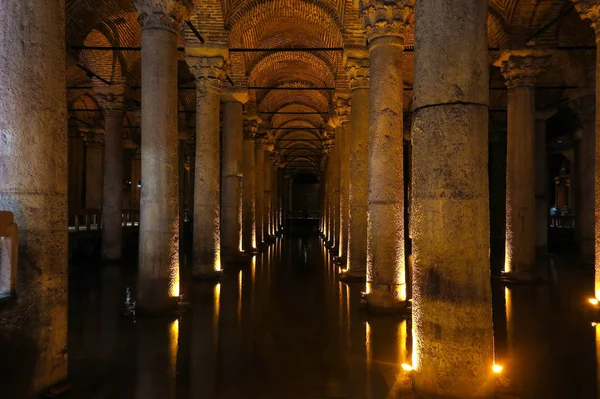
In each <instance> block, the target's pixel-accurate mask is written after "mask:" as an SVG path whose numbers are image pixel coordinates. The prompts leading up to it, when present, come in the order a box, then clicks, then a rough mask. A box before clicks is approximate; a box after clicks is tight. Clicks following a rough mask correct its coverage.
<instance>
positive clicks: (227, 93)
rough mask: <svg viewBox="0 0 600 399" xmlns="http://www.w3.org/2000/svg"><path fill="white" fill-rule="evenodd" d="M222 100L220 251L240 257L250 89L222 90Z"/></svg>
mask: <svg viewBox="0 0 600 399" xmlns="http://www.w3.org/2000/svg"><path fill="white" fill-rule="evenodd" d="M221 101H222V102H223V145H222V149H223V155H222V157H221V187H222V188H221V252H222V258H227V259H228V260H235V259H236V258H239V256H240V255H241V251H242V162H243V153H244V151H243V147H244V104H245V103H246V102H247V101H248V90H244V89H239V88H235V89H234V88H228V89H226V90H223V93H222V95H221ZM217 126H218V124H217ZM232 258H233V259H232Z"/></svg>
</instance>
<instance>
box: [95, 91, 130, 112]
mask: <svg viewBox="0 0 600 399" xmlns="http://www.w3.org/2000/svg"><path fill="white" fill-rule="evenodd" d="M126 91H127V88H126V86H125V85H113V86H98V87H94V93H95V94H96V101H98V105H100V107H101V108H102V109H104V114H105V115H114V116H119V115H122V114H123V112H124V110H125V93H126Z"/></svg>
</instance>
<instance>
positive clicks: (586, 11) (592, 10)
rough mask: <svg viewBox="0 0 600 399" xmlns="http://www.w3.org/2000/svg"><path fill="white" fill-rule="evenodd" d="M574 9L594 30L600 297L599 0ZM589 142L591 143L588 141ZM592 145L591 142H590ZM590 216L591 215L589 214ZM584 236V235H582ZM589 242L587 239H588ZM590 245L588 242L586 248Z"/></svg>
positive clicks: (598, 290)
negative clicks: (589, 21) (589, 22)
mask: <svg viewBox="0 0 600 399" xmlns="http://www.w3.org/2000/svg"><path fill="white" fill-rule="evenodd" d="M576 3H577V4H576V6H575V7H576V9H577V11H578V12H579V14H580V15H581V17H582V18H583V19H589V20H591V21H592V27H593V28H594V31H595V32H596V129H595V130H596V132H595V133H596V134H595V135H594V137H595V140H594V141H593V142H595V143H596V144H595V148H596V155H595V159H596V162H595V167H594V168H595V169H594V176H595V200H594V203H595V208H594V209H595V214H596V217H595V220H596V222H595V228H594V230H595V235H594V244H595V245H594V248H595V249H594V254H595V261H594V263H595V269H596V272H595V287H594V289H595V294H596V298H600V150H598V149H599V148H600V101H599V99H600V23H599V22H600V0H583V1H576ZM590 142H592V140H590ZM590 144H591V143H590ZM592 146H593V144H592ZM589 216H591V215H589ZM584 238H585V237H584ZM588 242H589V241H588ZM590 247H591V245H589V244H588V249H591V248H590Z"/></svg>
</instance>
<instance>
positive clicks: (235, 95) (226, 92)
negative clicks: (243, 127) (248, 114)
mask: <svg viewBox="0 0 600 399" xmlns="http://www.w3.org/2000/svg"><path fill="white" fill-rule="evenodd" d="M248 99H249V95H248V89H247V88H246V87H237V86H236V87H230V86H228V87H223V90H222V91H221V101H223V102H234V103H242V104H246V103H247V102H248Z"/></svg>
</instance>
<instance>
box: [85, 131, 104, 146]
mask: <svg viewBox="0 0 600 399" xmlns="http://www.w3.org/2000/svg"><path fill="white" fill-rule="evenodd" d="M83 140H84V142H85V145H86V146H87V147H91V148H103V147H104V130H102V129H90V130H89V131H87V132H83Z"/></svg>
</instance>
